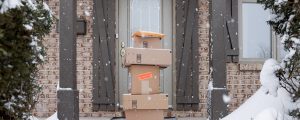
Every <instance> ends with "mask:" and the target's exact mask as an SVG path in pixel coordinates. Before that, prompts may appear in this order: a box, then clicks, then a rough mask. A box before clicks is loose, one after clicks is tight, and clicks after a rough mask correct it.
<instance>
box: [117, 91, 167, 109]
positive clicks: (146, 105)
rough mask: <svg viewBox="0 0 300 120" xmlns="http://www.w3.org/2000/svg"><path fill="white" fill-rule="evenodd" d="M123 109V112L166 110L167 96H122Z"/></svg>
mask: <svg viewBox="0 0 300 120" xmlns="http://www.w3.org/2000/svg"><path fill="white" fill-rule="evenodd" d="M123 109H124V110H131V109H136V110H146V109H154V110H162V109H168V95H167V94H152V95H131V94H123Z"/></svg>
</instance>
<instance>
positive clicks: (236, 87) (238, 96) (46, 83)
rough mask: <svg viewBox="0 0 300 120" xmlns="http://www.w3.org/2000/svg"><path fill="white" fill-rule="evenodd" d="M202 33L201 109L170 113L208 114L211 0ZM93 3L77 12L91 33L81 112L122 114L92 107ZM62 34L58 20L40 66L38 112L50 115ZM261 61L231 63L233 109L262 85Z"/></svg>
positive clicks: (203, 11) (84, 0)
mask: <svg viewBox="0 0 300 120" xmlns="http://www.w3.org/2000/svg"><path fill="white" fill-rule="evenodd" d="M198 1H199V7H198V15H199V18H200V19H199V21H198V27H199V28H198V29H199V31H198V36H199V55H200V61H199V63H200V64H199V65H200V66H199V72H200V74H199V98H200V104H199V107H200V108H199V111H197V112H193V111H172V112H168V113H166V114H167V115H169V116H182V117H187V116H190V117H191V116H195V117H206V116H207V105H206V95H207V85H208V79H209V55H208V51H209V19H208V17H209V2H208V1H209V0H198ZM92 4H93V0H78V1H77V5H78V7H77V15H78V17H79V18H81V19H85V20H86V21H87V34H86V35H79V36H78V37H77V88H78V90H79V108H80V110H79V111H80V116H81V117H84V116H85V117H87V116H110V117H111V116H121V115H122V114H121V112H104V111H101V112H93V111H92V64H91V63H92V20H93V19H92V18H93V17H92V9H93V7H92ZM48 5H49V6H50V8H51V10H52V12H53V14H54V16H55V17H56V18H59V14H58V13H59V12H58V11H59V0H51V1H50V2H49V3H48ZM58 39H59V34H58V33H56V24H54V25H53V27H52V31H51V33H50V34H49V35H48V36H47V37H46V38H45V41H44V43H45V46H46V47H47V48H48V49H47V51H46V52H47V58H46V60H47V62H46V63H45V64H44V65H42V66H40V72H39V73H40V74H39V83H40V84H41V85H42V86H43V89H42V92H41V93H40V94H39V100H38V103H37V105H36V109H35V110H34V111H33V113H34V115H35V116H38V117H47V116H50V115H52V114H53V113H54V112H55V111H56V88H57V83H58V78H59V71H58V70H59V63H58V60H59V59H58V57H59V46H58ZM260 69H261V65H259V64H232V63H231V64H228V65H227V87H228V90H229V95H230V96H231V98H232V101H231V103H230V110H231V111H232V110H234V109H236V108H237V107H238V106H239V105H240V104H241V103H243V102H244V101H245V100H246V99H247V98H248V97H249V96H251V95H252V94H253V93H254V92H255V91H256V90H257V89H258V88H259V86H260V85H259V70H260Z"/></svg>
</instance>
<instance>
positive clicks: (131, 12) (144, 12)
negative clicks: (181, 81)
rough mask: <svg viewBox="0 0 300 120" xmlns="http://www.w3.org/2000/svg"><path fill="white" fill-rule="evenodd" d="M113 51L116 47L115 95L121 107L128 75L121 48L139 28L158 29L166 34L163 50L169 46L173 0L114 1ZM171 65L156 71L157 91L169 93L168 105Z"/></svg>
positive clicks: (126, 44) (127, 44) (130, 45)
mask: <svg viewBox="0 0 300 120" xmlns="http://www.w3.org/2000/svg"><path fill="white" fill-rule="evenodd" d="M117 9H118V10H117V13H116V16H117V31H116V32H117V42H116V44H117V45H116V46H117V50H116V54H117V55H116V61H117V69H116V70H117V71H116V75H117V76H116V80H117V81H116V90H118V91H116V92H117V94H116V98H117V100H118V101H119V103H120V106H121V107H122V105H123V103H122V94H124V93H129V89H130V87H131V76H129V74H128V70H127V68H124V67H123V65H122V61H123V60H122V59H123V55H124V48H126V47H132V46H133V42H132V40H131V35H132V33H134V32H136V31H139V30H142V31H153V32H159V33H163V34H165V35H166V37H165V38H164V39H163V40H162V41H161V42H162V45H163V48H164V49H172V50H173V53H175V51H174V49H173V45H175V40H174V37H175V36H174V34H173V29H172V28H173V17H174V15H173V12H172V11H173V1H172V0H117ZM173 63H174V61H173ZM173 69H174V67H173V65H171V66H170V67H168V68H166V69H163V70H161V71H160V78H161V80H160V89H161V92H163V93H167V94H168V95H169V105H170V107H172V104H173V88H174V83H175V80H174V78H175V77H174V76H175V73H176V72H175V71H174V70H173Z"/></svg>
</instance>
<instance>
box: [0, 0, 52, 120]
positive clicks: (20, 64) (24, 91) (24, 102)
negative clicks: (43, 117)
mask: <svg viewBox="0 0 300 120" xmlns="http://www.w3.org/2000/svg"><path fill="white" fill-rule="evenodd" d="M51 25H52V18H51V14H50V11H49V8H48V6H47V5H46V4H45V3H43V1H42V0H0V119H4V120H12V119H14V120H15V119H17V120H18V119H27V118H28V117H29V115H30V111H31V110H32V109H33V108H34V104H35V103H36V99H37V98H36V95H37V93H38V92H39V90H40V86H39V85H38V84H37V81H36V78H37V70H38V69H37V66H38V65H39V64H41V63H42V62H43V61H44V58H43V57H44V55H45V52H44V46H43V45H42V40H43V37H44V36H45V35H46V34H48V33H49V32H50V27H51Z"/></svg>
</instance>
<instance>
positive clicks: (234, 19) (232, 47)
mask: <svg viewBox="0 0 300 120" xmlns="http://www.w3.org/2000/svg"><path fill="white" fill-rule="evenodd" d="M225 5H226V6H225V10H224V11H225V16H224V17H225V24H224V25H225V27H226V29H225V31H224V32H225V33H224V35H226V36H224V37H225V39H226V40H227V44H226V55H227V58H226V61H227V62H235V63H236V62H238V61H239V44H238V0H226V3H225Z"/></svg>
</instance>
